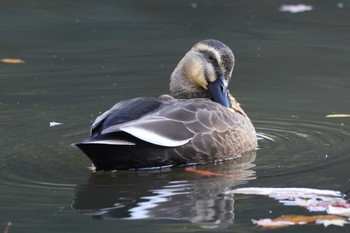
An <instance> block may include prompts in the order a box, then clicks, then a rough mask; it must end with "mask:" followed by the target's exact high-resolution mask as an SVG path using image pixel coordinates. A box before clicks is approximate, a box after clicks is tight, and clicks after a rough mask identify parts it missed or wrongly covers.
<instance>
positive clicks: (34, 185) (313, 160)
mask: <svg viewBox="0 0 350 233" xmlns="http://www.w3.org/2000/svg"><path fill="white" fill-rule="evenodd" d="M341 3H342V4H339V3H336V2H332V1H307V4H309V5H312V6H313V9H312V10H311V11H308V12H303V13H297V14H291V13H288V12H280V11H279V8H280V6H281V5H282V4H286V3H285V2H283V1H257V0H256V1H255V0H254V1H249V2H245V1H234V2H232V1H220V2H216V1H197V2H188V1H167V2H164V1H147V2H137V1H131V2H130V1H127V2H123V1H122V2H119V3H116V2H114V1H107V0H102V1H84V2H81V1H75V2H72V1H54V0H50V1H40V0H33V1H16V2H13V1H2V2H1V3H0V58H8V57H9V58H20V59H23V60H24V61H25V63H24V64H4V63H0V120H1V121H0V122H1V123H0V125H1V127H0V132H1V135H2V137H1V140H0V145H1V153H0V166H1V170H0V177H1V179H0V183H1V186H0V187H1V188H0V189H1V192H0V204H1V210H0V225H2V226H4V225H5V224H6V223H7V222H9V221H11V222H12V223H13V226H12V227H11V228H10V232H11V233H15V232H27V233H29V232H36V233H37V232H116V231H118V232H202V231H213V232H233V231H240V232H249V231H258V228H254V227H253V226H252V224H251V219H259V218H265V217H272V218H273V217H279V216H280V215H282V214H287V213H288V214H305V213H306V212H305V210H303V209H300V208H292V207H285V206H281V205H279V204H277V203H275V202H274V201H272V200H270V199H267V198H264V197H257V196H244V195H236V196H233V195H227V194H225V191H227V190H231V189H233V188H235V187H243V186H259V187H264V186H266V187H308V188H324V189H334V190H339V191H346V190H347V189H349V172H348V167H349V163H350V144H349V138H350V126H349V124H350V118H325V115H327V114H332V113H349V111H350V110H349V106H350V96H349V93H350V90H349V87H350V86H349V75H350V68H349V67H350V66H349V64H348V63H349V62H348V61H349V57H350V43H349V41H350V33H349V26H350V14H349V9H350V8H349V7H350V2H349V1H342V2H341ZM305 4H306V3H305ZM207 38H216V39H219V40H221V41H223V42H225V43H226V44H227V45H229V46H230V47H231V48H232V49H233V51H234V53H235V56H236V69H235V71H234V74H233V80H232V83H231V87H230V90H231V92H232V93H233V94H234V95H235V96H236V97H237V99H238V100H239V101H240V102H241V103H242V106H243V108H244V109H245V111H246V112H247V113H248V115H249V116H250V118H251V119H252V121H253V123H254V124H255V126H256V129H257V131H258V133H259V134H260V135H261V136H262V139H261V140H259V150H258V151H257V152H256V153H252V154H248V155H247V156H244V157H242V158H240V159H238V160H235V161H230V162H227V163H223V164H213V165H208V166H202V167H198V169H203V170H208V171H211V172H216V173H220V174H230V176H229V177H204V176H201V175H198V174H196V173H192V172H186V171H184V169H183V168H173V169H169V170H163V171H157V172H149V171H143V172H117V173H104V174H96V173H93V172H92V171H91V170H90V169H89V167H90V161H89V160H88V159H87V158H86V157H85V156H84V155H83V154H82V153H81V152H80V151H78V150H77V149H75V148H72V147H71V146H70V145H71V143H73V142H76V141H80V140H82V139H84V138H85V137H87V135H88V133H89V127H90V125H91V123H92V121H93V120H94V119H95V117H96V116H98V115H99V114H100V113H101V112H103V111H104V110H106V109H108V108H109V107H111V106H112V105H113V104H114V103H116V102H118V101H120V100H124V99H128V98H132V97H136V96H157V95H159V94H162V93H168V82H169V77H170V73H171V72H172V69H173V68H174V67H175V65H176V64H177V62H178V61H179V59H180V58H181V57H182V56H183V55H184V53H185V52H186V51H187V50H188V49H189V48H190V47H191V46H192V45H193V44H194V43H196V42H197V41H199V40H202V39H207ZM53 121H56V122H60V123H63V124H62V125H59V126H55V127H49V123H50V122H53ZM213 229H215V230H213ZM348 230H349V227H344V228H336V227H332V228H324V227H322V226H303V227H296V228H289V229H282V230H276V232H279V231H281V232H282V231H283V232H295V231H301V232H305V231H307V232H346V231H348Z"/></svg>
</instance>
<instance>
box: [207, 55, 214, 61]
mask: <svg viewBox="0 0 350 233" xmlns="http://www.w3.org/2000/svg"><path fill="white" fill-rule="evenodd" d="M208 60H209V61H210V62H214V61H215V57H214V55H213V54H209V55H208Z"/></svg>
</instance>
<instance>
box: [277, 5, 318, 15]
mask: <svg viewBox="0 0 350 233" xmlns="http://www.w3.org/2000/svg"><path fill="white" fill-rule="evenodd" d="M312 9H313V6H311V5H305V4H298V5H282V6H281V7H280V9H279V10H280V11H283V12H290V13H293V14H294V13H300V12H304V11H311V10H312Z"/></svg>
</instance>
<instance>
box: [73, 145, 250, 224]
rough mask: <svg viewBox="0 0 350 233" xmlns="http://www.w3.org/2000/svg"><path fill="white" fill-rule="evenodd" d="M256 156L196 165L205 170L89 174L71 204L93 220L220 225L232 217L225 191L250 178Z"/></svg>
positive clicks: (228, 222)
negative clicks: (172, 220) (161, 220)
mask: <svg viewBox="0 0 350 233" xmlns="http://www.w3.org/2000/svg"><path fill="white" fill-rule="evenodd" d="M255 156H256V152H255V151H254V152H250V153H247V154H245V155H244V156H242V157H241V158H238V159H235V160H232V161H226V162H224V163H222V164H217V165H214V164H213V165H206V166H200V167H197V169H203V170H205V171H210V172H211V173H210V174H200V172H199V171H198V170H197V171H196V170H195V171H194V172H193V171H192V172H186V171H185V169H184V168H175V169H172V170H170V171H163V172H159V171H158V172H154V171H153V172H150V171H148V172H146V171H143V172H126V171H123V172H117V173H103V174H102V173H95V174H91V176H90V178H89V180H88V182H87V184H83V185H78V186H77V188H76V192H75V198H74V201H73V207H74V208H75V209H77V210H79V211H81V212H83V213H86V214H90V215H92V216H93V218H98V219H177V220H188V221H191V222H193V223H198V224H199V225H201V226H202V227H207V228H215V227H225V226H227V225H228V224H231V223H233V222H234V217H235V215H234V197H233V195H231V194H226V191H227V190H229V189H231V188H232V187H234V186H236V185H238V184H242V183H246V182H247V181H248V180H251V179H255V172H254V171H253V170H252V168H253V167H254V166H255V165H254V163H253V162H254V160H255ZM223 174H224V175H223Z"/></svg>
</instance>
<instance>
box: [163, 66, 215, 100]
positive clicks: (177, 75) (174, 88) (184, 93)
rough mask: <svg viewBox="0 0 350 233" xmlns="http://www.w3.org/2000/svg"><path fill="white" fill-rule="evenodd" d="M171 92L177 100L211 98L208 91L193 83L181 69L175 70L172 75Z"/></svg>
mask: <svg viewBox="0 0 350 233" xmlns="http://www.w3.org/2000/svg"><path fill="white" fill-rule="evenodd" d="M170 92H171V94H172V96H173V97H175V98H177V99H194V98H211V96H210V93H209V92H208V91H207V90H205V89H203V88H200V87H198V86H196V85H194V84H193V83H191V82H190V81H189V79H188V78H187V77H185V76H183V74H182V73H181V72H180V70H179V69H175V70H174V72H173V73H172V74H171V77H170Z"/></svg>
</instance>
